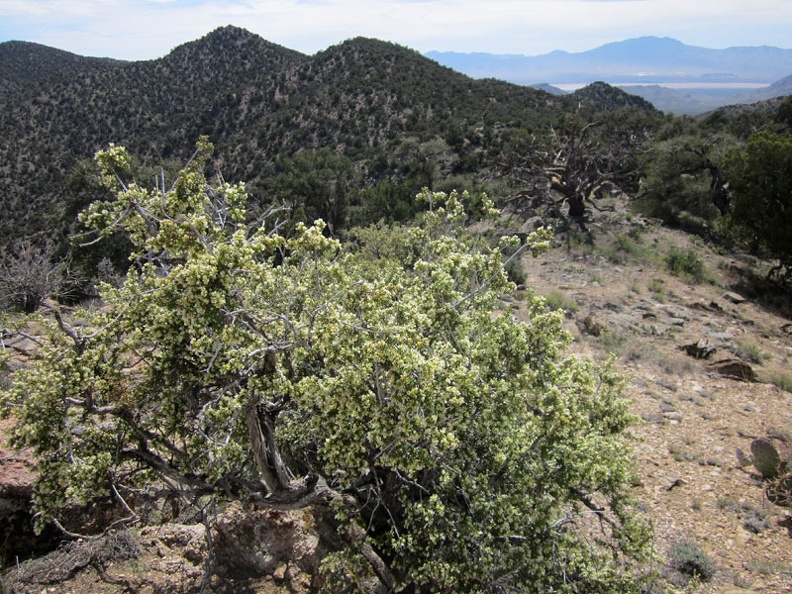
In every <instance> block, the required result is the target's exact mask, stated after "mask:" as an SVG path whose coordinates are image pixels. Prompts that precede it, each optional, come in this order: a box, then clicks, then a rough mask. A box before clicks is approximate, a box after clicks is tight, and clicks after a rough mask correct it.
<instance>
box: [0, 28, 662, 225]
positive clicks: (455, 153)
mask: <svg viewBox="0 0 792 594" xmlns="http://www.w3.org/2000/svg"><path fill="white" fill-rule="evenodd" d="M20 47H27V46H19V45H18V44H16V43H12V44H10V45H9V44H2V45H0V54H2V53H5V54H6V55H10V56H12V58H13V59H10V60H9V61H8V62H7V63H6V67H5V68H4V70H3V71H2V74H3V78H0V87H2V86H3V85H5V87H7V88H8V89H9V90H8V93H11V94H14V98H13V99H10V98H8V97H9V96H6V98H5V99H4V98H3V97H2V96H0V107H2V109H0V134H2V135H3V137H4V138H6V139H8V142H7V143H5V144H3V145H2V146H0V164H2V165H0V194H1V195H2V197H3V198H2V202H1V203H0V221H1V222H0V232H2V234H3V236H4V238H5V241H9V240H10V239H13V238H14V237H20V236H32V237H36V236H44V237H49V236H50V235H51V232H52V228H53V227H54V226H57V225H59V224H61V222H60V217H61V216H62V212H63V209H64V202H65V201H66V200H67V198H68V192H69V190H68V176H69V173H70V172H71V171H72V170H73V169H74V167H75V165H76V164H77V163H78V162H80V161H81V160H85V159H89V158H90V157H92V156H93V154H94V153H95V152H96V151H97V150H98V149H100V148H102V147H105V146H106V145H107V144H108V143H110V142H113V143H116V144H120V145H124V146H126V147H127V148H128V149H130V151H131V152H132V153H133V154H136V155H139V156H141V158H142V159H144V161H146V162H147V163H149V164H151V165H159V164H160V163H161V162H162V161H167V160H169V159H171V160H174V161H175V162H179V163H183V162H184V161H185V160H186V159H187V158H189V155H190V154H191V153H192V150H193V146H194V143H195V141H196V140H197V138H198V137H199V136H200V135H203V134H206V135H209V137H210V138H211V139H212V141H213V142H214V143H215V144H216V145H217V148H218V155H219V156H220V157H221V158H222V159H223V160H224V165H223V174H224V175H225V177H226V178H227V179H229V180H244V181H246V182H247V183H248V184H249V188H250V189H251V192H252V194H253V195H254V198H256V199H259V200H264V199H266V197H267V194H268V186H267V180H268V179H270V178H271V177H272V176H273V175H275V174H276V173H277V172H278V171H280V170H281V169H282V162H283V160H284V159H285V158H288V157H290V156H292V155H294V154H296V153H297V152H299V151H305V150H312V149H319V148H328V149H330V150H332V151H334V152H336V153H338V154H342V155H345V156H346V157H349V158H350V159H352V160H353V161H355V162H356V163H357V168H358V169H359V170H361V171H362V172H363V173H364V175H363V177H364V178H367V179H370V180H373V181H377V180H381V179H391V178H392V177H393V176H398V175H399V171H400V170H401V169H403V168H404V167H405V160H407V161H409V160H413V161H414V160H415V159H418V158H420V155H419V152H420V151H419V150H418V149H419V148H420V147H421V146H422V145H426V143H430V144H431V145H432V146H433V147H434V149H436V150H438V151H441V152H443V153H444V154H447V155H449V158H448V161H449V162H450V163H454V168H455V169H454V172H456V173H472V172H477V171H480V170H482V169H486V168H487V167H489V166H491V164H492V162H493V160H494V157H495V156H497V152H498V150H500V148H501V147H502V146H503V145H504V143H505V142H506V140H507V138H508V136H509V134H511V132H513V131H515V130H518V129H523V130H529V131H530V130H532V129H536V128H537V127H540V126H543V125H546V124H547V123H548V122H549V121H551V120H552V119H553V118H555V117H557V116H558V114H559V113H560V112H562V111H564V110H573V109H577V107H578V105H579V104H580V102H581V100H580V97H576V96H564V97H557V96H552V95H549V94H548V93H546V92H544V91H540V90H536V89H532V88H526V87H520V86H517V85H513V84H509V83H505V82H500V81H495V80H483V81H477V80H474V79H471V78H469V77H467V76H465V75H463V74H460V73H457V72H454V71H452V70H451V69H449V68H447V67H443V66H440V65H438V64H437V63H435V62H434V61H432V60H429V59H428V58H425V57H423V56H421V55H420V54H418V53H417V52H414V51H412V50H409V49H407V48H403V47H400V46H397V45H394V44H390V43H385V42H381V41H377V40H372V39H364V38H358V39H353V40H350V41H347V42H345V43H342V44H339V45H337V46H334V47H331V48H328V49H327V50H325V51H323V52H320V53H318V54H316V55H315V56H312V57H307V56H304V55H302V54H300V53H298V52H294V51H292V50H288V49H286V48H283V47H280V46H277V45H274V44H271V43H269V42H267V41H265V40H264V39H262V38H260V37H258V36H257V35H254V34H252V33H249V32H248V31H245V30H243V29H238V28H235V27H224V28H221V29H217V30H216V31H213V32H212V33H210V34H208V35H207V36H205V37H203V38H202V39H199V40H197V41H195V42H191V43H187V44H184V45H182V46H180V47H177V48H176V49H174V50H173V51H172V52H171V53H170V54H168V55H167V56H165V57H164V58H161V59H158V60H151V61H143V62H114V61H107V60H96V59H80V58H79V57H75V56H71V55H64V54H63V53H59V52H57V51H56V50H52V51H49V50H47V49H46V48H35V49H36V51H35V52H33V53H27V54H25V52H22V51H20ZM52 56H57V57H58V58H59V61H58V62H56V63H57V64H62V68H61V67H55V66H52V67H46V68H45V67H44V66H42V67H39V60H40V61H42V63H48V62H47V61H48V60H50V59H51V58H52ZM27 73H30V76H28V74H27ZM589 94H590V93H589ZM626 97H628V96H627V95H626V94H625V93H623V92H621V91H616V90H612V91H609V92H607V93H602V92H600V93H599V95H598V97H596V98H594V97H593V96H592V97H589V98H587V99H586V101H585V103H586V105H587V106H589V107H590V108H591V109H593V110H598V109H611V108H613V107H614V106H620V105H622V106H623V105H634V106H636V107H638V108H639V109H649V110H651V109H652V108H651V106H650V105H649V104H647V103H645V102H642V101H639V102H637V103H636V102H635V100H633V99H630V100H628V99H626ZM432 143H433V144H432ZM434 149H433V150H434ZM419 187H420V186H419ZM416 189H418V188H416Z"/></svg>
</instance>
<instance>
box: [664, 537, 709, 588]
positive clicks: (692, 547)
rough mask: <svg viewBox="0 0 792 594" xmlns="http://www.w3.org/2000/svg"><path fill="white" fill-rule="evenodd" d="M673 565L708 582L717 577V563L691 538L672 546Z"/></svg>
mask: <svg viewBox="0 0 792 594" xmlns="http://www.w3.org/2000/svg"><path fill="white" fill-rule="evenodd" d="M669 556H670V563H671V567H673V568H674V569H675V570H676V571H678V572H679V573H681V574H683V575H685V576H689V577H691V578H698V579H699V580H701V581H702V582H708V581H710V580H711V579H712V578H713V577H715V563H714V562H713V561H712V559H710V557H709V555H707V553H705V552H704V551H703V550H702V549H701V547H700V546H699V545H698V544H697V543H695V542H693V541H689V540H682V541H679V542H677V543H676V544H674V546H672V547H671V551H670V553H669Z"/></svg>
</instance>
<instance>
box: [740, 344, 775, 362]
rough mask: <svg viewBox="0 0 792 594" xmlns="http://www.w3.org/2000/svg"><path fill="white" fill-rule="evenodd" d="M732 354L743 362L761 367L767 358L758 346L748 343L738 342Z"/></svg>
mask: <svg viewBox="0 0 792 594" xmlns="http://www.w3.org/2000/svg"><path fill="white" fill-rule="evenodd" d="M734 354H735V355H737V356H738V357H739V358H740V359H742V360H743V361H748V362H749V363H756V364H757V365H762V364H763V363H764V362H765V361H767V359H768V358H769V355H768V354H767V353H765V352H763V351H762V350H761V349H760V348H759V347H758V346H756V345H755V344H753V343H748V342H738V343H737V347H736V348H735V351H734Z"/></svg>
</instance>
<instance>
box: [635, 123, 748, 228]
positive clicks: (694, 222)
mask: <svg viewBox="0 0 792 594" xmlns="http://www.w3.org/2000/svg"><path fill="white" fill-rule="evenodd" d="M675 123H676V126H677V127H671V129H670V130H667V131H661V133H660V134H659V136H660V138H659V139H658V140H657V141H656V142H655V143H654V144H653V145H652V150H651V151H649V152H648V154H647V155H645V157H644V160H645V163H644V171H645V175H644V178H643V179H642V181H641V198H640V201H639V203H638V205H637V207H638V209H639V210H640V211H642V212H643V213H644V214H646V215H648V216H651V217H657V218H660V219H662V220H663V221H664V222H666V223H668V224H672V225H675V226H680V227H684V228H688V229H692V230H695V231H701V230H704V229H707V228H709V227H710V226H711V225H712V223H713V221H715V220H716V218H717V217H718V215H719V209H718V207H717V206H716V202H718V201H719V200H720V201H721V203H722V204H724V202H723V201H724V200H725V195H724V193H723V192H724V188H723V179H722V177H721V174H720V169H719V166H720V160H721V158H722V156H723V154H724V153H725V152H726V151H727V150H728V149H729V148H731V147H732V146H733V145H734V142H735V141H734V139H733V138H731V137H730V136H728V135H722V134H708V135H707V134H704V133H703V132H702V131H700V130H698V129H697V127H696V125H695V124H694V123H693V122H692V121H690V120H687V119H685V118H679V119H677V120H675ZM683 123H686V125H684V126H683V125H682V124H683ZM665 135H669V137H668V138H664V136H665Z"/></svg>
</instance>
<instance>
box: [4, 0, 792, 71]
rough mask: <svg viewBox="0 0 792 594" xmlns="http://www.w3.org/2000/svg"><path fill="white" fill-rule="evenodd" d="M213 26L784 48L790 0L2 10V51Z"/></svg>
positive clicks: (305, 41)
mask: <svg viewBox="0 0 792 594" xmlns="http://www.w3.org/2000/svg"><path fill="white" fill-rule="evenodd" d="M223 25H236V26H239V27H244V28H245V29H248V30H249V31H252V32H253V33H256V34H258V35H261V36H262V37H264V38H265V39H267V40H269V41H272V42H274V43H278V44H280V45H283V46H286V47H288V48H291V49H295V50H298V51H301V52H304V53H306V54H313V53H315V52H317V51H320V50H322V49H325V48H327V47H328V46H330V45H333V44H336V43H340V42H341V41H344V40H345V39H349V38H351V37H356V36H358V35H362V36H366V37H375V38H378V39H383V40H387V41H393V42H396V43H399V44H401V45H405V46H408V47H410V48H413V49H416V50H418V51H420V52H427V51H430V50H440V51H460V52H473V51H482V52H492V53H510V54H524V55H538V54H543V53H547V52H550V51H553V50H556V49H562V50H566V51H571V52H578V51H585V50H588V49H592V48H594V47H598V46H600V45H603V44H605V43H608V42H611V41H621V40H623V39H628V38H631V37H639V36H643V35H656V36H660V37H666V36H667V37H674V38H676V39H679V40H680V41H682V42H684V43H687V44H690V45H699V46H703V47H710V48H718V49H720V48H725V47H732V46H745V45H772V46H776V47H782V48H788V49H789V48H792V0H137V1H132V0H91V1H88V0H0V41H8V40H11V39H18V40H24V41H34V42H37V43H43V44H45V45H49V46H52V47H57V48H60V49H65V50H68V51H71V52H74V53H77V54H81V55H89V56H105V57H111V58H119V59H128V60H142V59H152V58H158V57H160V56H163V55H165V54H166V53H168V52H169V51H170V50H171V49H173V48H174V47H175V46H177V45H179V44H181V43H184V42H187V41H191V40H194V39H197V38H199V37H202V36H203V35H205V34H206V33H208V32H209V31H211V30H213V29H215V28H217V27H219V26H223Z"/></svg>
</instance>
